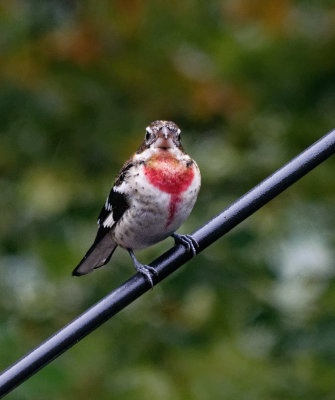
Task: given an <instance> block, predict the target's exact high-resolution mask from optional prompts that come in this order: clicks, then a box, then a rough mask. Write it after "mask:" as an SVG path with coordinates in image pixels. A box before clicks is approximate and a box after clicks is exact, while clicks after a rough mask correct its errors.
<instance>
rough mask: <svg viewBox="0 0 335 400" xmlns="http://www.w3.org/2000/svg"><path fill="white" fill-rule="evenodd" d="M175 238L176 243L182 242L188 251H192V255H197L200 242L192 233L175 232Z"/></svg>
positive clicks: (173, 235)
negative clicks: (181, 233)
mask: <svg viewBox="0 0 335 400" xmlns="http://www.w3.org/2000/svg"><path fill="white" fill-rule="evenodd" d="M171 236H172V237H173V239H174V242H175V244H182V245H183V246H185V247H186V249H187V251H189V252H190V253H192V257H195V256H196V255H197V249H198V248H199V243H198V242H197V241H196V240H195V239H194V237H193V236H191V235H180V234H179V233H176V232H175V233H173V234H172V235H171Z"/></svg>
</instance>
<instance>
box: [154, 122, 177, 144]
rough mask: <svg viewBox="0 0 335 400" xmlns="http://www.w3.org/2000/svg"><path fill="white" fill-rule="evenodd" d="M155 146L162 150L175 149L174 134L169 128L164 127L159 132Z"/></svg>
mask: <svg viewBox="0 0 335 400" xmlns="http://www.w3.org/2000/svg"><path fill="white" fill-rule="evenodd" d="M154 146H155V147H157V148H159V149H162V150H167V149H171V148H172V147H173V140H172V132H171V131H170V130H169V129H168V128H167V127H165V126H164V127H163V128H162V129H161V130H160V131H159V132H158V138H157V140H156V142H155V144H154Z"/></svg>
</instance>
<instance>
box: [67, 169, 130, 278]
mask: <svg viewBox="0 0 335 400" xmlns="http://www.w3.org/2000/svg"><path fill="white" fill-rule="evenodd" d="M132 166H133V164H132V163H131V162H127V163H126V164H125V165H124V167H123V168H122V169H121V171H120V173H119V176H118V177H117V179H116V182H115V184H114V186H113V188H112V190H111V191H110V193H109V196H108V197H107V200H106V202H105V204H104V206H103V208H102V210H101V212H100V214H99V218H98V225H99V229H98V233H97V236H96V238H95V240H94V243H93V245H92V246H91V247H90V249H89V250H88V252H87V253H86V255H85V257H84V258H83V259H82V260H81V262H80V263H79V264H78V266H77V267H76V268H75V269H74V270H73V272H72V275H76V276H80V275H85V274H88V273H89V272H92V271H93V270H94V269H96V268H99V267H102V266H103V265H105V264H106V263H107V262H108V261H109V260H110V258H111V256H112V254H113V252H114V250H115V249H116V247H117V244H116V243H115V242H114V240H113V238H112V236H111V230H112V228H113V227H114V225H115V224H116V223H117V221H118V220H119V219H120V218H121V217H122V215H123V214H124V212H125V211H126V210H127V209H128V208H129V203H128V201H127V196H126V195H125V194H124V193H121V192H120V191H119V186H120V185H121V183H122V182H123V180H124V178H125V176H126V174H127V172H128V171H129V169H130V168H131V167H132Z"/></svg>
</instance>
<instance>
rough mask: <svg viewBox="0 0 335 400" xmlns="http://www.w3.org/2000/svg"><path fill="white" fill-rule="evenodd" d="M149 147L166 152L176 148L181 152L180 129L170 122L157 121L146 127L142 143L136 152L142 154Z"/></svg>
mask: <svg viewBox="0 0 335 400" xmlns="http://www.w3.org/2000/svg"><path fill="white" fill-rule="evenodd" d="M149 147H151V148H154V149H160V150H163V151H168V150H169V149H173V148H176V147H177V148H178V149H180V150H182V145H181V142H180V129H179V128H178V126H177V125H176V124H175V123H174V122H171V121H161V120H157V121H154V122H152V123H151V124H150V125H149V126H147V127H146V130H145V137H144V142H143V143H142V145H141V147H140V149H139V150H138V152H142V151H143V150H145V149H148V148H149Z"/></svg>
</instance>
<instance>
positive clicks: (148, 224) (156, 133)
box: [72, 121, 200, 286]
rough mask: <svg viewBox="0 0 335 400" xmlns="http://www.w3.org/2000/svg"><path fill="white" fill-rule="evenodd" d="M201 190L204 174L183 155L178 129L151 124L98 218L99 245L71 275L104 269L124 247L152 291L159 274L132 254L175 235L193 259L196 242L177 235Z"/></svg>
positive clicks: (170, 123)
mask: <svg viewBox="0 0 335 400" xmlns="http://www.w3.org/2000/svg"><path fill="white" fill-rule="evenodd" d="M199 189H200V171H199V168H198V166H197V164H196V162H195V161H194V160H192V158H191V157H190V156H189V155H188V154H186V153H185V152H184V149H183V147H182V145H181V142H180V129H179V128H178V126H177V125H176V124H175V123H173V122H170V121H155V122H152V123H151V124H150V125H149V126H148V127H147V128H146V134H145V139H144V141H143V143H142V144H141V146H140V147H139V149H138V150H137V151H136V153H135V154H134V155H133V156H132V157H131V158H130V159H129V160H128V161H127V162H126V163H125V164H124V165H123V167H122V169H121V171H120V172H119V175H118V177H117V178H116V180H115V183H114V186H113V188H112V190H111V192H110V194H109V196H108V197H107V200H106V203H105V205H104V207H103V208H102V210H101V213H100V215H99V219H98V225H99V229H98V233H97V236H96V238H95V241H94V243H93V245H92V246H91V248H90V249H89V250H88V252H87V253H86V255H85V257H84V258H83V259H82V261H81V262H80V263H79V265H78V266H77V267H76V268H75V269H74V271H73V273H72V274H73V275H77V276H79V275H85V274H88V273H89V272H91V271H93V270H94V269H96V268H99V267H101V266H103V265H105V264H106V263H107V262H108V261H109V260H110V258H111V256H112V254H113V252H114V250H115V249H116V247H117V246H120V247H123V248H124V249H127V250H128V252H129V254H130V256H131V258H132V260H133V262H134V266H135V269H136V270H137V271H138V272H140V273H142V274H143V275H144V276H145V277H146V279H147V280H148V281H149V282H150V284H151V286H152V285H153V281H152V275H151V274H152V273H153V274H156V271H155V269H154V268H153V267H151V266H149V265H143V264H141V263H140V262H139V261H138V260H137V259H136V258H135V255H134V252H133V250H136V249H143V248H145V247H148V246H151V245H153V244H155V243H157V242H159V241H161V240H163V239H165V238H166V237H168V236H172V237H173V238H174V240H175V242H176V243H181V244H183V245H184V246H186V247H187V249H188V250H189V251H191V252H192V253H193V255H195V254H196V247H197V246H198V243H197V242H196V241H195V239H194V238H192V236H190V235H179V234H177V233H175V230H176V229H178V228H179V227H180V225H181V224H182V223H183V222H184V220H185V219H186V218H187V217H188V216H189V214H190V212H191V210H192V208H193V205H194V203H195V201H196V199H197V195H198V192H199Z"/></svg>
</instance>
